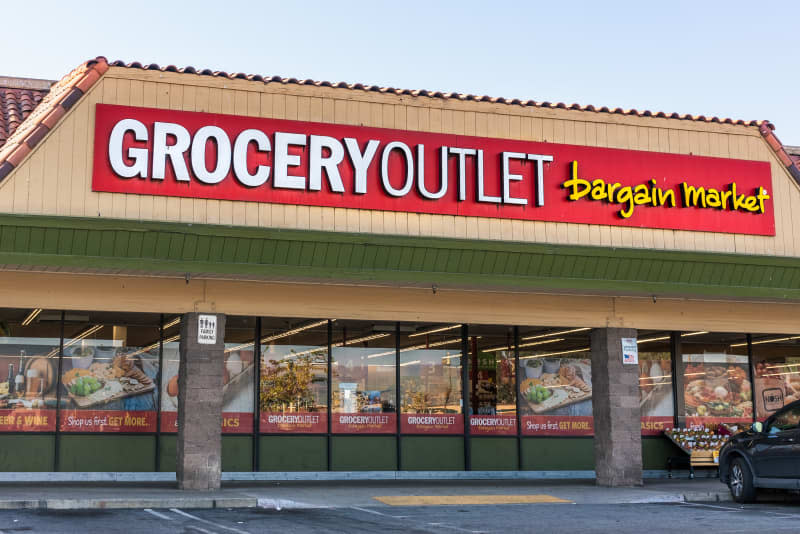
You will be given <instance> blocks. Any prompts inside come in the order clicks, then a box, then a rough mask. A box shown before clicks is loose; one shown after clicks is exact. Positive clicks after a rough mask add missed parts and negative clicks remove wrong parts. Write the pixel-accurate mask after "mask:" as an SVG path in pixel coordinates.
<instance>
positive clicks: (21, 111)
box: [0, 56, 800, 183]
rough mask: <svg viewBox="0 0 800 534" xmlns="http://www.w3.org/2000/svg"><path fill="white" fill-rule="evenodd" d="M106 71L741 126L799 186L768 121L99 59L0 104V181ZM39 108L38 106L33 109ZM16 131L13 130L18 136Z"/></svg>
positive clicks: (797, 170)
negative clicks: (757, 135) (752, 131)
mask: <svg viewBox="0 0 800 534" xmlns="http://www.w3.org/2000/svg"><path fill="white" fill-rule="evenodd" d="M109 66H112V67H124V68H129V69H142V70H155V71H162V72H177V73H184V74H196V75H200V76H214V77H222V78H229V79H242V80H249V81H252V82H260V83H265V84H269V83H281V84H285V85H308V86H316V87H333V88H343V89H351V90H357V91H368V92H380V93H388V94H396V95H411V96H417V97H419V96H425V97H429V98H439V99H444V100H449V99H452V100H462V101H472V102H492V103H497V104H508V105H514V106H523V107H537V108H550V109H568V110H576V111H584V112H588V113H609V114H617V115H629V116H637V117H656V118H669V119H679V120H689V121H698V122H710V123H720V124H735V125H741V126H757V127H758V128H759V131H760V132H761V134H762V135H763V136H764V138H765V140H766V141H767V143H769V145H770V147H772V149H773V150H774V151H775V152H776V154H777V156H778V158H779V159H780V160H781V162H782V163H783V164H784V165H785V166H786V167H787V169H788V170H789V172H790V173H791V174H792V176H794V178H795V180H797V181H798V183H800V167H798V162H797V160H796V159H795V158H793V157H791V156H789V155H788V154H787V152H786V150H785V149H784V147H783V145H782V144H781V143H780V141H778V139H777V137H775V134H774V133H773V130H774V128H775V127H774V126H773V125H772V124H771V123H770V122H769V121H763V120H762V121H757V120H750V121H744V120H734V119H730V118H719V117H706V116H705V115H691V114H682V115H681V114H679V113H665V112H663V111H657V112H653V111H650V110H637V109H627V110H624V109H622V108H614V109H610V108H608V107H606V106H603V107H599V108H598V107H595V106H592V105H580V104H575V103H573V104H566V103H564V102H556V103H553V102H538V101H535V100H521V99H518V98H513V99H508V98H503V97H490V96H487V95H483V96H479V95H473V94H464V93H452V92H450V93H443V92H440V91H428V90H425V89H420V90H411V89H397V88H394V87H380V86H376V85H369V84H361V83H345V82H329V81H315V80H309V79H302V80H300V79H297V78H281V77H279V76H262V75H258V74H244V73H232V74H228V73H227V72H224V71H212V70H210V69H202V70H199V69H197V68H195V67H183V68H178V67H176V66H175V65H169V66H166V67H160V66H159V65H157V64H155V63H151V64H148V65H143V64H142V63H139V62H138V61H136V62H133V63H124V62H122V61H113V62H110V63H109V62H108V60H107V59H106V58H105V57H102V56H99V57H97V58H95V59H92V60H89V61H87V62H85V63H83V64H82V65H80V66H78V67H77V68H76V69H75V70H73V71H72V72H70V73H69V74H68V75H67V76H65V77H64V78H63V79H61V81H59V82H58V83H57V84H55V85H54V86H53V87H52V88H51V90H50V92H49V93H48V94H47V96H45V97H44V98H42V95H37V94H33V93H31V94H24V95H19V96H18V95H17V94H14V95H13V96H12V97H10V98H12V99H13V105H11V104H4V101H3V100H2V99H0V104H3V107H2V108H0V112H2V110H5V109H8V110H10V111H7V112H5V115H3V117H2V118H3V120H4V121H5V125H7V126H6V129H5V132H6V133H5V138H2V139H0V180H2V179H3V178H4V177H5V176H6V175H7V174H8V173H9V172H11V168H13V166H14V165H16V164H18V163H19V162H20V161H21V160H22V159H23V158H24V157H25V155H27V153H28V152H30V150H31V149H32V148H33V147H34V146H35V145H36V143H38V142H39V141H40V140H41V139H42V138H43V137H44V136H45V135H46V134H47V132H48V131H49V130H50V129H52V128H53V126H54V125H55V124H56V123H57V122H58V120H59V119H60V118H61V116H63V114H64V112H66V110H68V109H69V108H71V107H72V106H73V105H74V104H75V102H77V101H78V100H79V99H80V97H81V96H83V95H84V94H85V93H86V91H88V90H89V88H90V87H91V86H92V85H93V84H94V83H95V82H96V81H97V80H98V79H100V77H101V76H102V75H103V74H105V72H106V71H107V70H108V68H109ZM37 103H39V104H40V105H38V106H37V105H36V104H37ZM58 107H61V108H62V110H63V111H62V110H58V109H57V108H58ZM3 126H4V124H3V123H0V128H2V127H3ZM14 129H16V131H15V130H14ZM3 135H4V134H3V130H2V129H0V136H3ZM3 140H5V144H3ZM9 162H10V163H11V165H12V167H11V168H9V165H8V163H9Z"/></svg>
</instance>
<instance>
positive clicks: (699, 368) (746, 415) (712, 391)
mask: <svg viewBox="0 0 800 534" xmlns="http://www.w3.org/2000/svg"><path fill="white" fill-rule="evenodd" d="M747 365H748V358H747V356H746V355H741V354H728V353H724V352H720V353H715V352H706V353H703V354H683V376H684V390H683V401H684V405H685V412H686V423H687V426H693V425H702V424H705V423H734V422H743V421H744V422H749V421H752V418H753V400H752V389H751V385H750V379H749V373H748V370H747Z"/></svg>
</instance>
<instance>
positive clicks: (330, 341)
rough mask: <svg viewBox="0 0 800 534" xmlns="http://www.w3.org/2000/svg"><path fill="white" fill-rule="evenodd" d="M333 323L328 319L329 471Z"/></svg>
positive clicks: (329, 462) (329, 468)
mask: <svg viewBox="0 0 800 534" xmlns="http://www.w3.org/2000/svg"><path fill="white" fill-rule="evenodd" d="M332 358H333V322H332V321H331V320H330V319H328V443H327V446H328V450H327V455H328V471H330V470H331V468H332V465H331V423H332V419H333V407H332V406H331V404H332V402H333V390H332V389H331V386H332V384H333V372H332V369H333V363H332V361H331V360H332Z"/></svg>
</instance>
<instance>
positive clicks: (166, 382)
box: [161, 315, 181, 432]
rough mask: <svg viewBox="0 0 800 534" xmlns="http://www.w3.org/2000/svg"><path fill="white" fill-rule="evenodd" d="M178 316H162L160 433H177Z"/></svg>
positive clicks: (179, 356) (179, 358)
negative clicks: (162, 353)
mask: <svg viewBox="0 0 800 534" xmlns="http://www.w3.org/2000/svg"><path fill="white" fill-rule="evenodd" d="M180 330H181V318H180V316H179V315H177V316H171V315H165V316H164V331H163V347H164V348H163V351H164V355H163V358H162V365H163V368H162V374H161V377H162V378H161V432H177V431H178V367H179V366H180V361H181V355H180V338H181V336H180Z"/></svg>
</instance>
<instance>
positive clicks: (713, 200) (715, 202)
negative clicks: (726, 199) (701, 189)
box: [706, 187, 722, 208]
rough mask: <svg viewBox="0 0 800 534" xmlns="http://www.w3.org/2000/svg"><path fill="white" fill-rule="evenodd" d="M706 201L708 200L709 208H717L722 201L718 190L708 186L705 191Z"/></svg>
mask: <svg viewBox="0 0 800 534" xmlns="http://www.w3.org/2000/svg"><path fill="white" fill-rule="evenodd" d="M706 201H707V202H708V206H709V207H710V208H719V207H720V206H721V205H722V202H721V200H720V198H719V191H717V190H716V189H711V188H710V187H709V188H708V190H707V191H706Z"/></svg>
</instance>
